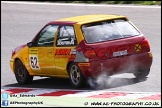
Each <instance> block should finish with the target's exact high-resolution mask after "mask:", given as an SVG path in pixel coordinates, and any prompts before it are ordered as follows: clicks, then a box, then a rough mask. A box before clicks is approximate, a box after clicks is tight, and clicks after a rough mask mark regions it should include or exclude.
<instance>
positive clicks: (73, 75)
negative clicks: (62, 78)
mask: <svg viewBox="0 0 162 108" xmlns="http://www.w3.org/2000/svg"><path fill="white" fill-rule="evenodd" d="M68 72H69V78H70V82H71V84H72V86H73V87H75V88H80V87H83V86H85V82H86V79H85V78H84V77H83V75H82V72H81V70H80V69H79V67H78V66H77V64H76V63H71V64H70V66H69V70H68Z"/></svg>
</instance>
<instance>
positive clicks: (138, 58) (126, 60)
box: [78, 52, 153, 78]
mask: <svg viewBox="0 0 162 108" xmlns="http://www.w3.org/2000/svg"><path fill="white" fill-rule="evenodd" d="M152 60H153V57H152V53H151V52H149V53H148V52H147V53H141V54H135V55H128V56H121V57H115V58H111V59H106V60H96V61H90V62H86V63H78V66H79V67H80V69H81V71H82V74H83V76H84V77H85V78H87V77H95V76H97V75H99V74H101V73H103V72H104V73H106V74H108V75H112V74H115V73H127V72H131V73H133V72H134V71H136V70H137V69H139V68H142V69H148V68H150V67H151V65H152Z"/></svg>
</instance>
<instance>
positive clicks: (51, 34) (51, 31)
mask: <svg viewBox="0 0 162 108" xmlns="http://www.w3.org/2000/svg"><path fill="white" fill-rule="evenodd" d="M57 29H58V25H48V26H46V27H45V28H44V29H43V30H42V31H41V32H40V33H39V35H38V38H37V40H36V46H53V44H54V38H55V35H56V31H57Z"/></svg>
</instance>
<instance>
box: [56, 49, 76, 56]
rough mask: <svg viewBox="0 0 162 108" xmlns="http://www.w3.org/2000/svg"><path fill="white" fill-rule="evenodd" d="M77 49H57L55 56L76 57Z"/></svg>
mask: <svg viewBox="0 0 162 108" xmlns="http://www.w3.org/2000/svg"><path fill="white" fill-rule="evenodd" d="M75 54H76V51H75V50H71V49H67V48H65V49H56V52H55V58H75V56H76V55H75Z"/></svg>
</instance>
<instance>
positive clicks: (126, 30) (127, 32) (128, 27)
mask: <svg viewBox="0 0 162 108" xmlns="http://www.w3.org/2000/svg"><path fill="white" fill-rule="evenodd" d="M81 28H82V33H83V35H84V37H85V40H86V42H87V43H96V42H103V41H109V40H114V39H120V38H126V37H131V36H138V35H140V32H139V31H138V30H137V29H136V28H135V27H134V26H133V25H132V24H131V23H130V22H129V21H127V20H125V19H116V20H108V21H100V22H95V23H90V24H85V25H82V27H81Z"/></svg>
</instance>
